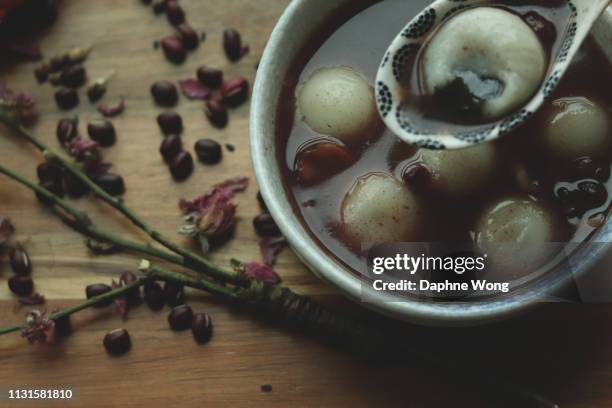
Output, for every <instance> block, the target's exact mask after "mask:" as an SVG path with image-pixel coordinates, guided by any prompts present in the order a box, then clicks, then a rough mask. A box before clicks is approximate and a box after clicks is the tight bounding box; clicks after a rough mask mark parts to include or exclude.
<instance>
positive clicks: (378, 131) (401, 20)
mask: <svg viewBox="0 0 612 408" xmlns="http://www.w3.org/2000/svg"><path fill="white" fill-rule="evenodd" d="M429 3H430V0H414V1H409V2H407V1H405V0H384V1H372V0H370V1H364V0H358V1H353V2H351V4H350V6H349V7H343V8H340V9H338V10H337V11H336V12H335V14H334V15H333V16H332V18H331V19H329V20H328V21H327V22H326V23H325V24H324V25H323V26H322V27H320V28H319V29H317V34H316V36H315V37H313V38H310V39H309V41H307V44H306V46H305V47H304V48H303V49H302V50H301V52H300V53H299V57H298V58H297V59H296V60H295V61H294V63H293V65H292V69H291V70H290V72H289V74H288V75H287V77H286V78H285V79H284V82H283V91H282V93H281V96H280V103H279V104H278V106H279V108H278V112H277V118H278V120H277V130H276V132H277V133H276V143H277V146H278V149H277V151H278V162H279V166H280V167H281V169H282V174H283V178H284V185H285V189H286V191H287V193H288V196H289V197H290V200H291V201H292V204H293V206H294V209H295V212H296V214H298V215H299V217H300V219H301V221H302V223H303V224H304V225H305V227H306V228H307V230H308V231H309V232H310V233H311V235H312V236H313V237H314V238H315V239H316V240H317V241H318V243H319V244H320V245H321V247H322V248H323V249H325V250H326V252H328V253H329V254H330V255H331V256H333V257H334V258H336V259H337V260H338V261H339V262H341V263H342V264H343V265H345V266H346V267H347V269H349V270H350V271H352V272H354V273H355V274H360V273H362V272H363V268H364V251H365V250H367V249H368V247H369V246H372V245H375V244H379V243H382V242H398V241H405V242H474V243H483V242H486V241H501V242H510V243H514V242H519V243H523V244H524V243H525V242H530V240H533V241H534V242H536V241H538V242H539V241H550V242H576V243H582V242H586V241H588V240H589V238H590V237H591V236H592V235H593V233H594V232H595V231H596V230H597V228H600V227H601V226H602V225H603V223H604V222H605V220H606V218H607V215H608V212H609V208H610V200H609V198H608V196H609V194H608V191H610V190H609V188H610V187H611V184H610V167H611V161H612V149H611V148H610V147H611V146H612V144H611V143H610V140H611V139H612V131H611V124H612V114H611V112H612V92H610V87H609V77H610V73H611V72H612V67H611V66H610V63H609V61H608V60H607V58H606V57H605V56H604V55H603V53H602V52H601V51H600V50H599V48H598V46H597V44H596V43H595V40H594V39H593V38H588V39H587V40H586V42H585V43H584V45H583V46H582V48H581V49H580V51H579V53H578V55H577V56H576V57H575V59H574V60H573V62H572V63H571V66H570V68H569V70H568V72H567V74H566V75H565V77H564V78H563V79H562V80H561V82H560V84H559V86H558V88H557V89H556V90H555V92H554V94H553V95H552V96H551V97H550V98H548V99H547V100H546V102H545V105H544V106H543V107H542V108H541V109H540V110H539V111H538V112H537V113H536V114H534V115H533V116H532V117H531V118H530V119H529V120H528V121H527V122H526V123H524V124H523V125H521V126H520V127H518V128H516V129H515V130H513V131H512V132H511V133H510V134H508V135H506V136H504V137H502V138H500V139H498V140H496V141H493V142H490V143H485V144H481V145H478V146H476V147H472V148H468V149H462V150H450V151H434V150H425V149H419V148H417V147H415V146H412V145H409V144H406V143H404V142H402V141H401V140H400V139H399V138H398V137H397V136H396V135H395V134H393V133H392V132H391V131H390V130H389V129H387V128H386V127H385V125H384V124H383V123H382V120H381V119H380V117H379V116H378V114H377V112H376V105H375V95H374V87H373V85H374V81H375V76H376V72H377V69H378V67H379V65H380V62H381V60H382V58H383V56H384V53H385V51H386V48H387V47H388V45H389V44H390V43H391V41H392V40H393V38H394V37H395V36H396V35H397V33H398V32H400V31H401V30H402V29H403V27H404V26H405V25H406V23H407V22H408V21H410V20H411V19H412V18H413V17H414V16H415V15H416V14H417V13H418V12H420V11H421V10H423V9H424V8H425V7H426V6H427V5H428V4H429ZM493 3H494V4H493V5H492V6H493V7H500V8H502V9H504V10H506V11H509V12H511V13H513V14H515V15H517V16H519V17H520V18H521V19H522V20H523V21H524V22H525V23H527V24H528V25H529V27H530V28H531V29H532V30H533V31H534V32H535V34H536V36H537V38H538V40H539V41H541V43H542V45H543V46H544V49H545V50H548V52H547V55H549V51H550V50H552V49H554V47H558V46H560V37H561V36H560V34H559V32H560V30H561V29H562V28H560V26H559V25H558V24H559V22H560V20H561V19H562V18H563V17H564V16H565V15H564V13H565V10H566V7H564V6H563V3H564V2H563V1H539V2H533V1H509V0H508V1H507V2H504V1H500V2H493ZM534 4H535V5H534ZM416 69H419V66H418V64H416V65H415V70H416ZM410 75H411V76H410V77H411V78H413V79H414V77H415V76H414V75H415V73H414V72H413V73H411V74H410ZM464 79H465V86H464V87H463V88H465V89H468V91H471V90H472V87H478V86H485V90H486V89H489V90H491V89H493V91H495V88H496V87H498V86H503V83H502V84H500V83H496V82H490V83H488V84H487V81H488V78H482V77H480V78H476V79H475V81H476V82H474V83H470V80H469V78H467V77H466V78H464ZM407 81H408V80H407ZM412 82H415V81H412ZM417 82H418V81H417ZM487 86H490V87H489V88H487ZM407 89H408V90H409V92H408V94H407V96H406V99H407V100H410V99H411V98H412V99H413V100H415V101H416V102H415V103H416V104H417V111H418V112H420V117H419V118H418V120H422V121H430V120H439V115H437V112H439V111H440V110H443V109H445V108H446V107H448V105H449V103H446V102H448V101H450V105H453V104H454V105H453V106H459V107H460V109H462V108H463V105H461V103H462V100H463V99H462V98H464V99H465V96H466V95H465V93H464V94H461V92H459V93H454V91H453V89H447V90H445V92H444V93H443V94H442V96H441V98H440V100H441V102H436V101H435V100H433V101H432V100H429V99H428V100H426V101H425V102H424V101H423V98H419V97H418V96H419V95H418V92H419V91H418V89H417V88H416V87H415V86H413V85H410V84H407ZM465 89H463V90H465ZM460 90H461V89H460ZM421 96H422V95H421ZM468 96H469V94H468ZM425 99H427V98H425ZM434 99H435V98H434ZM468 99H469V98H468ZM347 101H348V102H347ZM336 103H338V105H334V104H336ZM457 103H458V104H459V105H457ZM469 107H470V108H471V107H474V106H472V105H470V106H469ZM455 113H456V112H455ZM448 117H449V116H448V115H446V116H445V117H444V118H445V119H446V118H448ZM455 118H459V119H458V120H455V121H454V123H453V126H457V125H459V126H460V125H461V118H465V120H466V122H468V121H472V120H473V117H470V116H469V115H468V114H459V115H456V116H455ZM547 262H549V263H550V260H548V261H547ZM549 266H550V265H549ZM548 269H549V270H552V266H550V267H549V268H548Z"/></svg>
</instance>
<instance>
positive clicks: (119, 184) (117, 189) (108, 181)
mask: <svg viewBox="0 0 612 408" xmlns="http://www.w3.org/2000/svg"><path fill="white" fill-rule="evenodd" d="M94 181H95V182H96V184H97V185H98V186H100V187H101V188H102V189H103V190H104V191H106V192H107V193H108V194H110V195H112V196H120V195H122V194H123V193H125V183H124V181H123V177H121V176H119V175H117V174H113V173H104V174H101V175H99V176H98V177H96V178H95V180H94Z"/></svg>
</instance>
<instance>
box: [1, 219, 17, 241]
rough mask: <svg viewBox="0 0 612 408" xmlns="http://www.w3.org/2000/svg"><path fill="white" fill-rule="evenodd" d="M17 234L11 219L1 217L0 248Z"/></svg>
mask: <svg viewBox="0 0 612 408" xmlns="http://www.w3.org/2000/svg"><path fill="white" fill-rule="evenodd" d="M14 232H15V227H14V226H13V223H12V222H11V220H10V218H8V217H4V216H2V215H0V247H1V246H2V245H4V244H5V243H6V242H7V241H8V240H9V238H10V237H11V235H13V233H14Z"/></svg>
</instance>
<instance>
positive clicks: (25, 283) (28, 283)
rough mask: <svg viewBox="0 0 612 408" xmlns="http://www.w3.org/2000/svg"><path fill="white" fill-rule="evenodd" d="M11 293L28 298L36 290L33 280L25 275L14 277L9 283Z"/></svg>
mask: <svg viewBox="0 0 612 408" xmlns="http://www.w3.org/2000/svg"><path fill="white" fill-rule="evenodd" d="M8 286H9V289H10V290H11V292H13V293H14V294H15V295H17V296H28V295H30V294H31V293H32V291H33V290H34V282H33V281H32V278H31V277H29V276H24V275H15V276H12V277H11V278H10V279H9V281H8Z"/></svg>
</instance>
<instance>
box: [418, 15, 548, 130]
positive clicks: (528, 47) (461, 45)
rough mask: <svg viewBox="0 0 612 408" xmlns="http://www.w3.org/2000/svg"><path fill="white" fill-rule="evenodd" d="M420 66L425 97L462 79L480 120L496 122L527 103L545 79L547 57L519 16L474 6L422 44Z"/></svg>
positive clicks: (540, 44) (447, 23)
mask: <svg viewBox="0 0 612 408" xmlns="http://www.w3.org/2000/svg"><path fill="white" fill-rule="evenodd" d="M422 64H423V65H422V66H423V76H424V84H425V88H426V91H427V92H428V93H429V94H432V95H433V94H435V93H436V92H437V91H440V90H443V89H444V88H445V87H447V86H449V85H451V84H454V83H455V81H457V80H461V81H462V82H463V83H464V84H465V85H466V86H467V87H468V89H469V91H470V92H471V93H473V94H474V96H476V97H478V99H479V100H481V103H480V116H482V118H483V119H496V118H499V117H501V116H504V115H507V114H509V113H511V112H512V111H514V110H516V109H518V108H519V107H521V106H522V105H524V104H525V103H526V102H528V100H529V99H530V98H531V96H532V95H533V94H534V93H535V92H536V91H537V90H538V88H539V87H540V85H541V83H542V80H543V79H544V75H545V73H546V69H547V58H546V53H545V50H544V47H543V46H542V43H541V42H540V40H539V39H538V37H537V36H536V34H535V33H534V31H533V30H532V29H531V28H530V27H529V26H528V25H527V24H526V23H525V22H524V21H523V20H522V19H521V18H520V17H519V16H517V15H515V14H513V13H510V12H508V11H505V10H503V9H500V8H496V7H476V8H473V9H470V10H467V11H464V12H460V13H458V14H457V15H455V16H454V17H452V18H451V19H450V20H448V21H447V22H446V23H444V24H443V25H442V26H441V27H440V29H439V30H438V31H437V32H436V33H435V34H434V35H433V36H432V37H431V39H430V40H429V42H428V43H427V45H426V49H425V52H424V54H423V59H422Z"/></svg>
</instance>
